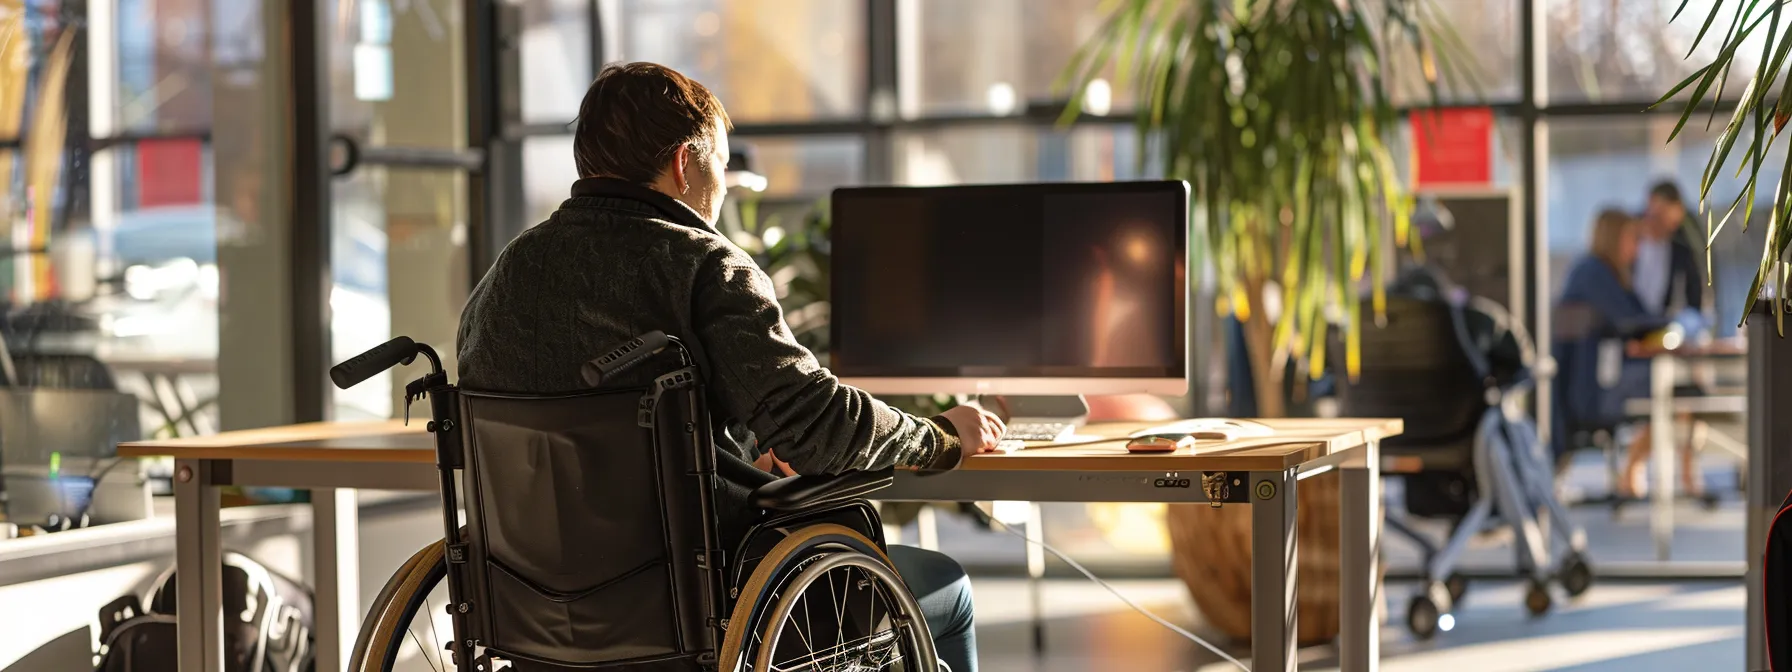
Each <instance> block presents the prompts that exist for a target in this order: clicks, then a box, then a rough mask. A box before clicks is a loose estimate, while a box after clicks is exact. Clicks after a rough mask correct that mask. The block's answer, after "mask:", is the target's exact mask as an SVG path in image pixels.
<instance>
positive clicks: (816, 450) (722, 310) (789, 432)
mask: <svg viewBox="0 0 1792 672" xmlns="http://www.w3.org/2000/svg"><path fill="white" fill-rule="evenodd" d="M717 256H718V257H719V258H718V259H717V260H715V261H713V262H712V263H710V264H708V265H707V270H706V272H705V273H706V275H705V276H704V277H699V278H697V281H696V282H697V284H696V287H695V289H694V291H693V303H694V305H693V311H692V315H691V321H692V324H693V327H694V329H695V330H696V333H697V337H698V340H699V341H700V342H701V344H702V346H703V350H704V353H705V357H706V358H707V359H708V362H707V364H708V366H709V372H708V373H709V379H710V380H709V383H710V387H711V389H712V390H713V391H714V392H715V395H714V399H715V400H716V401H717V403H719V404H721V405H722V406H723V409H724V410H725V411H726V412H727V413H728V414H730V415H732V416H734V417H737V418H742V419H744V420H745V421H746V423H747V427H748V428H749V429H751V430H752V431H753V434H754V436H756V437H758V439H759V450H760V451H761V452H762V453H767V452H769V453H776V454H777V459H778V460H780V461H783V462H786V463H788V464H790V466H791V468H793V469H795V470H796V472H797V473H802V474H836V473H840V472H843V471H851V470H875V469H883V468H887V467H892V466H895V467H903V468H912V469H950V468H953V467H955V466H957V464H958V460H959V454H960V450H961V447H960V443H959V440H958V437H957V435H956V434H955V433H954V430H953V427H952V423H950V422H947V421H945V420H943V419H929V418H918V417H915V416H912V415H909V414H907V413H903V412H901V411H899V410H896V409H894V408H891V407H889V406H888V405H886V404H884V403H883V402H881V401H878V400H877V399H875V398H873V397H872V396H871V395H870V394H869V393H866V392H865V391H863V390H859V389H856V388H853V387H849V386H846V385H843V384H841V383H840V381H839V379H837V378H835V377H834V375H833V374H832V373H830V372H829V371H828V370H827V369H824V368H822V366H821V363H820V362H819V361H817V360H816V359H815V356H814V354H812V353H810V352H809V350H808V349H807V348H804V347H803V346H801V345H799V344H798V343H797V342H796V338H795V337H794V336H792V335H791V333H790V329H789V327H788V326H786V325H785V323H784V315H783V312H782V310H781V309H780V308H779V306H778V301H777V298H776V296H777V295H776V292H775V290H774V288H773V286H772V282H771V278H770V277H768V276H767V275H766V274H765V272H764V271H761V270H760V269H759V267H758V266H757V265H755V264H754V263H753V261H752V260H751V259H749V258H747V257H746V256H745V255H744V254H741V253H739V252H735V251H729V252H727V253H725V254H718V255H717Z"/></svg>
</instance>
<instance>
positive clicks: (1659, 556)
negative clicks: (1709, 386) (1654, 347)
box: [1649, 355, 1677, 561]
mask: <svg viewBox="0 0 1792 672" xmlns="http://www.w3.org/2000/svg"><path fill="white" fill-rule="evenodd" d="M1649 388H1650V389H1649V439H1650V441H1649V452H1650V458H1651V459H1650V461H1651V462H1653V464H1651V465H1650V466H1651V469H1650V471H1653V472H1655V487H1654V488H1653V489H1652V491H1651V492H1650V493H1649V505H1650V507H1649V532H1650V534H1651V536H1653V537H1654V538H1655V559H1656V560H1662V561H1666V560H1667V559H1668V556H1669V554H1670V553H1671V552H1672V546H1673V543H1674V457H1675V456H1674V452H1675V451H1674V444H1675V443H1677V442H1676V441H1675V440H1674V439H1675V436H1674V358H1673V357H1668V356H1665V355H1663V356H1659V357H1656V358H1654V359H1652V360H1650V362H1649Z"/></svg>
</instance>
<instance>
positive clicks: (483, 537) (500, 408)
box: [449, 384, 721, 666]
mask: <svg viewBox="0 0 1792 672" xmlns="http://www.w3.org/2000/svg"><path fill="white" fill-rule="evenodd" d="M701 395H702V392H701V389H700V388H699V387H697V386H695V385H694V384H693V385H691V386H690V387H688V388H685V389H671V390H664V391H662V392H661V393H659V394H649V390H648V389H647V388H636V389H622V390H602V391H591V392H583V393H577V394H567V395H560V396H517V395H502V394H488V393H480V392H473V391H467V390H462V391H461V392H460V393H459V397H460V399H459V409H460V415H461V418H462V419H461V430H460V431H461V435H460V436H461V442H462V453H463V456H464V464H463V467H464V469H463V471H462V490H463V497H464V500H463V501H464V502H465V509H466V545H465V548H464V554H462V553H457V552H456V550H455V549H454V548H453V547H451V548H450V552H449V557H450V561H451V562H453V561H454V560H455V557H456V556H457V555H460V556H461V557H462V558H463V560H464V562H463V564H460V565H459V566H460V567H461V568H462V571H461V572H460V574H461V576H462V579H461V585H462V587H463V589H464V590H465V593H464V594H465V598H464V599H465V601H466V602H470V603H471V611H470V613H469V615H470V617H471V618H470V620H471V622H470V623H469V627H470V628H471V629H472V630H473V631H474V637H475V639H477V640H478V641H479V643H480V644H481V645H483V646H485V647H488V648H489V649H491V650H492V651H493V653H494V655H498V656H500V657H504V658H509V659H512V660H519V661H533V662H539V663H548V664H553V665H565V666H591V665H600V664H609V663H645V662H648V661H655V660H658V661H674V660H679V659H691V660H693V661H695V660H697V659H699V658H701V657H704V656H706V655H709V654H710V653H711V652H712V651H713V650H714V648H715V638H716V634H715V631H714V630H713V627H714V623H715V620H714V616H715V614H714V613H712V610H713V609H714V607H713V606H712V604H711V602H712V597H713V596H712V595H711V594H710V593H711V592H713V591H714V590H716V588H714V587H715V586H718V585H719V582H720V579H719V577H720V572H721V568H719V567H716V566H715V565H716V564H717V563H715V562H705V559H707V558H713V557H716V556H715V555H713V554H712V553H711V552H710V550H711V549H714V548H716V541H715V533H714V530H713V520H714V511H713V506H714V505H713V503H712V502H711V501H710V499H709V498H710V496H711V495H710V493H709V488H710V482H709V479H710V475H711V474H713V470H714V453H713V451H714V448H713V444H712V443H711V441H710V435H709V432H710V429H709V427H710V425H709V418H708V416H707V412H706V410H705V408H704V405H703V402H702V396H701ZM644 400H645V403H644ZM643 422H645V423H647V424H648V425H650V426H643ZM451 569H452V566H451Z"/></svg>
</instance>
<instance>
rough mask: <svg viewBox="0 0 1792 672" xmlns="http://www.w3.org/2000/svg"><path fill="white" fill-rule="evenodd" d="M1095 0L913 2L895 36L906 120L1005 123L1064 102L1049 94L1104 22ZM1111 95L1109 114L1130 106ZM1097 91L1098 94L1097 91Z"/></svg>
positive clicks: (1105, 96)
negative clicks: (981, 118)
mask: <svg viewBox="0 0 1792 672" xmlns="http://www.w3.org/2000/svg"><path fill="white" fill-rule="evenodd" d="M1101 4H1102V3H1101V2H1100V0H981V1H979V2H959V1H958V0H914V2H910V3H901V4H899V5H898V6H899V7H902V8H904V9H906V10H907V11H908V14H907V15H905V16H903V17H902V18H903V21H902V22H901V26H900V27H901V28H902V29H904V30H902V31H901V33H900V34H899V39H901V40H902V47H903V48H902V50H901V57H902V59H903V60H902V61H901V66H900V67H899V68H898V70H899V76H900V77H901V80H900V81H901V84H902V98H903V107H902V113H903V116H905V117H911V118H912V117H920V116H927V115H940V114H966V115H993V116H1009V115H1013V114H1017V113H1019V112H1022V111H1024V110H1025V109H1026V108H1027V106H1028V105H1031V104H1039V103H1046V104H1049V103H1052V102H1054V101H1058V100H1062V99H1063V98H1064V96H1063V95H1060V94H1059V93H1058V92H1057V91H1056V90H1055V87H1054V84H1055V83H1056V81H1057V79H1058V76H1059V75H1060V74H1061V73H1062V72H1063V70H1064V66H1065V65H1067V64H1068V63H1069V62H1070V58H1071V55H1072V54H1073V53H1075V51H1076V48H1077V45H1078V44H1080V43H1081V42H1082V41H1083V40H1086V39H1088V38H1089V36H1090V35H1093V34H1094V33H1095V31H1096V29H1097V28H1098V27H1100V25H1101V22H1102V16H1101V14H1100V13H1099V12H1098V11H1097V9H1098V7H1099V6H1100V5H1101ZM1114 83H1115V82H1114V78H1112V77H1110V79H1109V81H1108V84H1109V87H1108V88H1107V89H1106V90H1104V91H1098V92H1097V93H1096V94H1095V95H1096V96H1098V97H1100V98H1101V99H1102V100H1101V102H1102V103H1103V104H1105V105H1107V106H1110V107H1116V106H1117V107H1121V108H1124V107H1126V106H1128V105H1130V104H1131V102H1132V98H1131V96H1130V95H1128V94H1126V93H1124V92H1116V91H1114V90H1113V84H1114ZM1098 88H1099V87H1098Z"/></svg>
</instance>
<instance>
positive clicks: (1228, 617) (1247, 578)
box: [1165, 471, 1338, 646]
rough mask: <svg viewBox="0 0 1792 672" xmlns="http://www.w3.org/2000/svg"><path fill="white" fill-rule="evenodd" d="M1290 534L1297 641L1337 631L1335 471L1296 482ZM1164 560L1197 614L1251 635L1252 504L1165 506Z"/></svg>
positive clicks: (1231, 633)
mask: <svg viewBox="0 0 1792 672" xmlns="http://www.w3.org/2000/svg"><path fill="white" fill-rule="evenodd" d="M1296 492H1297V493H1298V494H1297V495H1296V496H1297V497H1299V498H1300V501H1299V509H1298V520H1297V522H1296V527H1295V534H1296V535H1298V540H1299V541H1298V543H1299V544H1300V546H1299V549H1300V550H1299V553H1300V575H1299V579H1298V581H1299V584H1298V585H1299V586H1300V590H1299V593H1298V600H1299V601H1298V604H1297V607H1296V608H1297V609H1298V610H1299V613H1300V633H1299V639H1300V644H1301V645H1302V646H1305V645H1308V644H1322V643H1325V642H1329V641H1332V640H1334V639H1336V638H1337V637H1338V475H1337V472H1336V471H1333V472H1332V473H1327V474H1320V475H1318V476H1314V477H1312V478H1309V479H1306V480H1304V481H1301V482H1300V487H1299V488H1298V489H1297V490H1296ZM1165 520H1166V523H1167V524H1168V525H1169V528H1170V549H1171V556H1170V557H1171V563H1172V565H1174V567H1175V569H1176V576H1177V577H1178V578H1181V579H1182V582H1183V584H1184V585H1186V586H1188V592H1189V596H1190V597H1192V598H1194V601H1195V606H1196V607H1197V608H1199V609H1200V610H1201V615H1202V616H1203V617H1204V618H1205V619H1206V621H1207V622H1208V623H1209V624H1211V625H1212V626H1213V627H1214V628H1215V629H1216V630H1219V631H1220V632H1222V633H1224V634H1225V635H1226V636H1228V637H1231V638H1232V639H1234V640H1237V641H1240V642H1248V641H1250V638H1251V507H1250V506H1249V505H1240V504H1229V505H1226V506H1224V507H1221V508H1218V509H1215V508H1213V507H1211V506H1208V505H1206V504H1178V505H1171V506H1170V509H1169V512H1168V515H1167V516H1166V519H1165Z"/></svg>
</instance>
